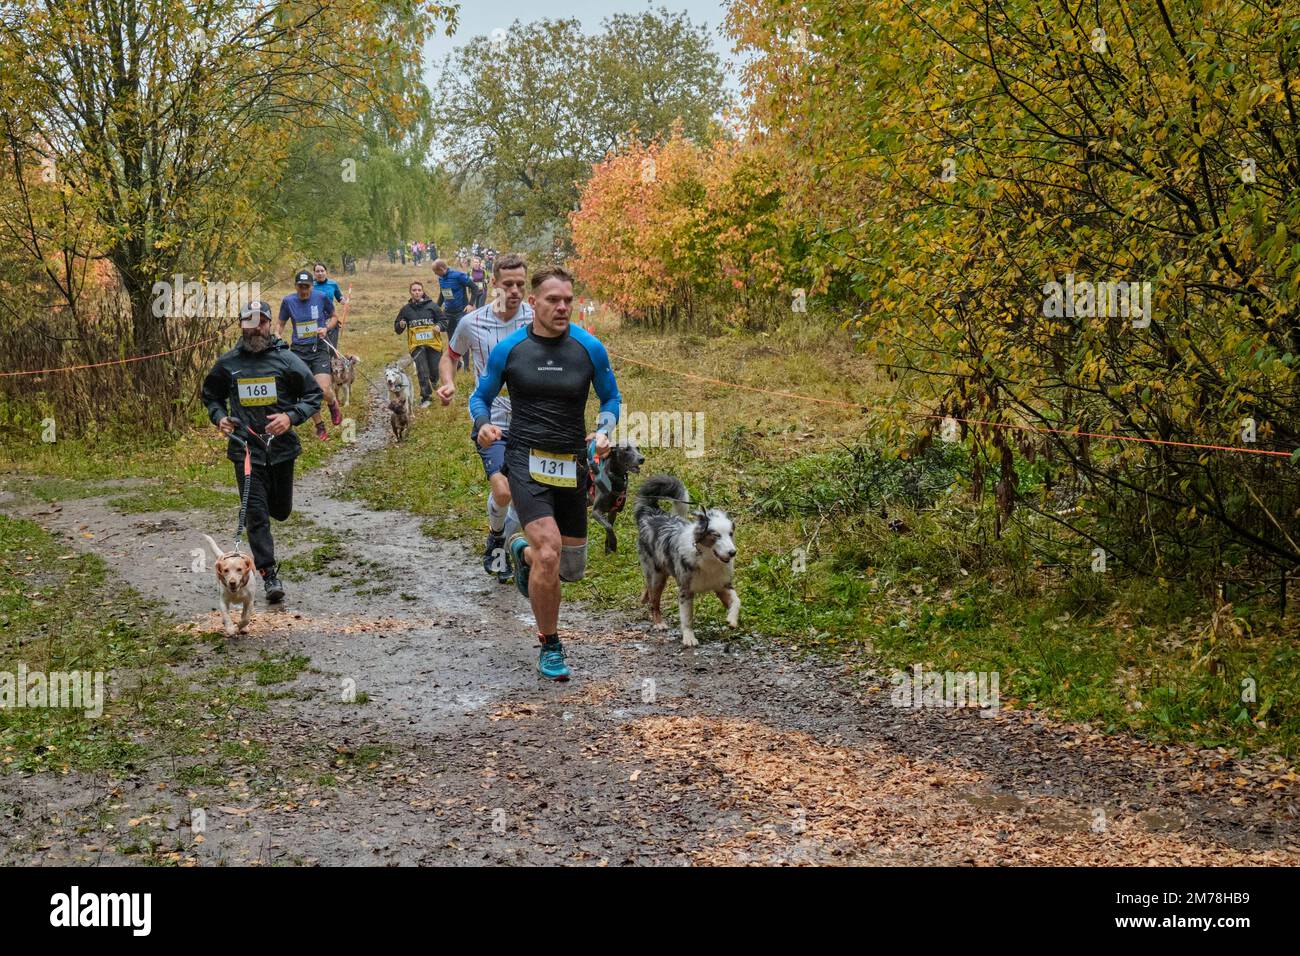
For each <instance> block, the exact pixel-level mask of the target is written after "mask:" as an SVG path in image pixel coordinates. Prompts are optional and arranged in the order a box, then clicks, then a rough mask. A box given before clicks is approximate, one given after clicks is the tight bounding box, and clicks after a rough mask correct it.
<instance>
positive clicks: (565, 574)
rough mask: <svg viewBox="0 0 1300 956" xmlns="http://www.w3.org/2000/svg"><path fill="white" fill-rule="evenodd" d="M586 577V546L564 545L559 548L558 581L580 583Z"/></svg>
mask: <svg viewBox="0 0 1300 956" xmlns="http://www.w3.org/2000/svg"><path fill="white" fill-rule="evenodd" d="M586 575H587V546H586V545H585V544H566V545H561V546H560V580H561V581H568V582H570V583H572V582H574V581H581V580H582V579H583V578H584V577H586Z"/></svg>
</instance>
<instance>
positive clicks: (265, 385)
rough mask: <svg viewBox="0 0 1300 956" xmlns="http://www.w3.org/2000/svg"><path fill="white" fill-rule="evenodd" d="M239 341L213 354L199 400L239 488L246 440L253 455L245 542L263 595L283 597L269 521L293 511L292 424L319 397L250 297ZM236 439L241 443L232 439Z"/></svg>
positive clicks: (295, 451) (308, 413) (264, 308)
mask: <svg viewBox="0 0 1300 956" xmlns="http://www.w3.org/2000/svg"><path fill="white" fill-rule="evenodd" d="M239 327H240V330H241V332H242V337H241V338H240V341H239V344H238V345H237V346H235V347H234V348H233V349H231V350H230V351H229V352H227V353H226V354H225V355H223V356H221V357H220V358H219V359H217V364H216V365H214V366H213V367H212V371H210V372H208V375H207V378H205V379H204V380H203V404H204V405H205V406H206V407H207V410H208V417H209V418H210V419H211V420H212V424H214V425H216V426H217V427H218V428H219V429H221V431H222V432H224V433H225V434H227V435H230V436H231V438H230V441H229V442H228V443H227V444H226V457H227V458H229V459H230V460H231V461H233V462H234V463H235V481H236V483H237V484H238V485H239V493H240V495H241V496H242V495H243V493H244V481H245V478H244V444H243V442H246V443H247V446H248V450H249V452H250V453H251V456H252V474H251V475H250V476H249V477H248V479H247V480H248V481H249V482H250V485H249V489H248V515H247V522H248V543H249V546H250V547H251V548H252V551H253V564H254V565H255V566H256V568H257V570H258V573H259V574H261V575H262V583H263V586H264V587H265V589H266V599H267V601H268V602H269V603H271V604H278V603H279V602H280V601H283V600H284V587H283V585H281V584H280V579H279V576H278V575H277V574H276V563H275V542H274V541H272V539H271V520H270V519H271V518H274V519H275V520H276V521H284V520H285V519H286V518H288V517H289V514H290V512H291V511H292V510H293V463H294V459H296V458H297V457H298V455H299V453H301V451H302V445H301V444H300V443H299V442H298V436H297V435H296V434H294V431H293V429H294V426H295V425H301V424H302V423H303V422H305V421H307V420H308V419H309V418H311V417H312V416H313V415H315V414H317V413H318V412H319V411H320V405H321V400H322V398H323V397H324V394H323V392H322V391H321V387H320V385H319V384H317V382H316V379H315V377H314V376H313V375H312V372H311V369H310V368H308V367H307V363H306V362H304V361H303V360H302V359H301V358H299V357H298V356H297V355H295V354H294V353H293V351H291V350H290V348H289V346H288V345H286V344H285V343H284V341H283V340H281V339H279V338H277V337H275V336H273V335H272V334H271V307H270V306H269V305H267V304H266V303H265V302H250V303H249V304H248V305H247V306H246V307H245V308H244V310H243V311H242V312H240V313H239ZM237 439H240V440H237Z"/></svg>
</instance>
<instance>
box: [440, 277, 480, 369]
mask: <svg viewBox="0 0 1300 956" xmlns="http://www.w3.org/2000/svg"><path fill="white" fill-rule="evenodd" d="M433 274H434V275H436V276H437V277H438V297H437V302H438V307H439V308H441V309H442V314H443V315H445V316H446V317H447V337H448V339H450V338H451V337H452V336H454V335H455V334H456V326H457V325H459V324H460V319H461V316H463V315H464V314H465V310H466V309H467V308H468V307H469V304H470V299H471V297H472V296H473V295H474V280H473V279H471V278H470V277H469V276H468V275H466V274H465V273H463V272H461V271H460V270H459V269H452V268H449V267H448V266H447V263H446V261H445V260H443V259H435V260H434V261H433ZM461 367H462V368H469V359H468V358H466V359H464V360H463V362H462V365H461Z"/></svg>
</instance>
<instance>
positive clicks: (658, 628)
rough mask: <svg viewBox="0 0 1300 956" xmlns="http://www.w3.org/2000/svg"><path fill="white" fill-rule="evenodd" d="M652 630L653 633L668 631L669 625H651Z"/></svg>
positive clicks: (662, 623) (661, 623)
mask: <svg viewBox="0 0 1300 956" xmlns="http://www.w3.org/2000/svg"><path fill="white" fill-rule="evenodd" d="M650 630H652V631H666V630H668V625H667V624H665V623H664V622H663V621H660V622H659V623H658V624H651V625H650Z"/></svg>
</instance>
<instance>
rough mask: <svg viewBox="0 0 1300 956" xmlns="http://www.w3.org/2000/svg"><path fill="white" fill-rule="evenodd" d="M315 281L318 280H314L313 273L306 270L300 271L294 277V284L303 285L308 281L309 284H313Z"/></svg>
mask: <svg viewBox="0 0 1300 956" xmlns="http://www.w3.org/2000/svg"><path fill="white" fill-rule="evenodd" d="M314 281H316V280H314V279H313V278H312V277H311V273H310V272H306V271H303V272H299V273H298V274H297V275H296V276H294V277H293V284H294V285H303V284H304V283H306V284H307V285H311V284H312V283H313V282H314Z"/></svg>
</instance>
